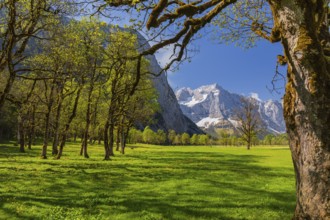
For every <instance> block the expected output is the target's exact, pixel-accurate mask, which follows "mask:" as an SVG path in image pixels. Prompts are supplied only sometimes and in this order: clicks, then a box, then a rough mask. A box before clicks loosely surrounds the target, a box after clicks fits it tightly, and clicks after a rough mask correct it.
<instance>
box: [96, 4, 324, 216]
mask: <svg viewBox="0 0 330 220" xmlns="http://www.w3.org/2000/svg"><path fill="white" fill-rule="evenodd" d="M93 2H95V1H93ZM99 2H102V1H99ZM103 2H104V1H103ZM105 2H106V3H107V4H108V6H111V7H124V8H125V7H126V9H127V10H133V9H134V8H136V9H138V10H139V11H140V12H141V11H142V10H143V9H145V11H146V13H147V14H146V16H141V19H140V20H139V22H140V24H142V25H144V26H146V27H147V29H152V28H153V30H159V33H158V35H157V34H156V35H153V36H160V35H159V34H161V33H165V34H163V35H162V36H163V37H159V38H158V39H161V41H160V42H159V43H157V44H154V45H153V46H152V47H151V48H150V49H148V50H147V51H144V52H142V53H141V55H140V56H139V57H138V59H141V57H142V56H144V55H148V54H153V53H155V52H156V51H157V50H158V49H160V48H163V47H165V46H168V45H173V46H174V52H175V53H176V56H173V57H172V61H170V62H169V65H171V64H172V63H173V62H175V61H180V60H182V58H184V55H185V50H186V47H187V45H188V44H189V42H190V41H191V40H192V38H193V37H194V36H195V35H196V34H197V33H198V32H199V31H200V30H201V29H203V28H204V27H205V26H206V25H207V24H209V23H210V22H212V21H214V20H215V19H216V18H218V17H220V21H221V22H220V25H219V27H221V28H222V27H226V26H227V27H233V28H234V29H235V27H243V29H242V28H237V31H238V33H240V32H241V31H242V30H250V31H252V32H253V33H254V34H255V36H260V37H262V38H264V39H267V40H268V41H270V42H272V43H274V42H281V43H282V46H283V49H284V55H283V56H282V55H281V56H279V58H280V59H279V61H280V63H281V64H287V83H286V90H285V96H284V117H285V121H286V126H287V132H288V136H289V139H290V148H291V152H292V159H293V164H294V169H295V173H296V186H297V190H296V193H297V205H296V210H295V214H294V219H329V218H330V208H329V204H330V196H329V189H330V178H329V177H330V135H329V130H330V111H329V109H330V93H329V88H330V63H329V62H330V57H329V55H330V42H329V25H328V24H329V23H328V1H327V0H304V1H302V0H301V1H298V0H267V1H266V0H265V1H263V0H240V1H239V0H209V1H191V2H190V1H180V0H177V1H168V0H159V1H152V0H151V1H144V0H141V1H135V0H133V1H132V0H107V1H105ZM244 4H245V5H244ZM235 6H237V7H235ZM102 7H104V5H102ZM236 12H239V14H241V15H242V16H241V17H237V16H234V15H233V14H234V13H236ZM268 12H271V17H272V19H271V20H269V19H264V18H266V17H267V16H264V15H266V14H267V13H268ZM226 13H227V15H226ZM132 14H133V15H134V14H136V13H132ZM221 16H223V19H222V20H221ZM145 18H146V19H145ZM269 24H270V25H272V27H269V26H268V25H269ZM174 26H175V27H174ZM244 28H245V29H244ZM166 30H167V32H166ZM230 33H232V32H230ZM236 36H239V34H237V35H236ZM228 39H230V38H228ZM232 39H234V38H232ZM167 67H168V66H167ZM167 67H166V68H167Z"/></svg>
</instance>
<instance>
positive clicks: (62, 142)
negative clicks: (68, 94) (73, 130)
mask: <svg viewBox="0 0 330 220" xmlns="http://www.w3.org/2000/svg"><path fill="white" fill-rule="evenodd" d="M81 90H82V86H80V87H79V88H78V91H77V96H76V98H75V101H74V104H73V109H72V113H71V115H70V117H69V119H68V121H67V122H66V124H65V129H64V131H63V134H62V140H61V144H60V147H59V151H58V153H57V156H56V159H61V156H62V153H63V148H64V146H65V142H66V137H67V133H68V132H69V129H70V125H71V122H72V121H73V119H74V118H75V117H76V114H77V107H78V103H79V99H80V94H81Z"/></svg>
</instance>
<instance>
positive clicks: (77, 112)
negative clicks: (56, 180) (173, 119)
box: [0, 18, 158, 160]
mask: <svg viewBox="0 0 330 220" xmlns="http://www.w3.org/2000/svg"><path fill="white" fill-rule="evenodd" d="M64 23H65V25H64V24H63V22H54V24H53V28H52V29H50V30H48V31H45V32H43V33H42V35H40V36H38V38H37V39H36V40H34V41H31V42H30V45H29V51H28V53H27V54H25V56H26V57H24V61H23V62H21V64H20V67H19V68H17V70H18V71H17V72H16V74H17V75H16V77H15V80H14V81H13V82H12V85H11V90H10V93H8V94H7V95H6V102H5V103H4V105H3V106H2V109H1V111H0V139H1V138H2V139H4V138H7V139H12V138H14V137H16V138H17V140H18V144H19V150H20V151H21V152H24V151H25V147H27V148H31V146H32V145H33V143H34V142H35V140H36V138H41V139H42V151H41V154H40V155H41V157H42V158H47V156H48V155H47V148H49V147H51V148H52V154H53V155H54V156H55V157H56V158H57V159H60V158H61V156H62V153H63V149H64V146H65V143H66V141H67V139H68V138H70V137H71V138H75V137H77V136H78V137H80V138H82V145H81V152H80V154H81V155H83V156H84V157H85V158H88V157H89V155H88V145H89V144H90V143H93V142H95V141H98V142H101V140H102V141H103V144H104V149H105V154H104V159H105V160H108V159H109V158H110V156H111V155H113V146H114V143H115V142H120V143H121V152H122V153H124V148H125V144H126V139H127V137H128V133H129V131H130V129H131V128H132V127H133V126H134V125H135V124H136V123H137V122H139V123H147V122H148V121H149V120H150V118H152V116H153V115H154V113H155V112H156V111H157V110H158V103H157V95H156V92H155V89H154V87H153V85H152V82H151V80H150V75H149V74H148V73H149V62H148V61H147V60H146V59H143V58H140V59H133V58H134V57H137V56H138V47H139V42H138V40H137V36H136V35H135V34H132V33H130V32H129V31H121V30H119V29H118V28H115V27H110V26H108V25H106V24H105V23H104V22H100V21H98V20H96V19H91V18H88V19H84V18H83V19H82V20H81V21H75V20H71V21H69V22H64ZM137 67H138V68H137ZM137 69H139V72H138V73H137ZM9 71H10V70H9V69H8V68H4V70H3V72H2V73H1V75H0V77H1V79H0V91H3V90H5V87H6V83H5V82H7V81H8V79H9V75H10V74H9V73H8V72H9ZM6 73H8V74H6ZM115 138H116V139H117V140H115Z"/></svg>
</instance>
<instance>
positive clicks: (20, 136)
mask: <svg viewBox="0 0 330 220" xmlns="http://www.w3.org/2000/svg"><path fill="white" fill-rule="evenodd" d="M20 114H21V113H19V115H18V135H17V136H18V144H19V152H21V153H25V149H24V146H25V141H24V140H25V135H24V121H23V118H22V116H21V115H20Z"/></svg>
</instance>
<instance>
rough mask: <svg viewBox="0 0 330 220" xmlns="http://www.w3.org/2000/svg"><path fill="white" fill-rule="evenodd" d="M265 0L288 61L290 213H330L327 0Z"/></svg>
mask: <svg viewBox="0 0 330 220" xmlns="http://www.w3.org/2000/svg"><path fill="white" fill-rule="evenodd" d="M269 3H270V5H271V9H272V12H273V17H274V23H275V25H276V26H277V28H278V30H279V31H280V36H281V41H282V44H283V47H284V52H285V57H286V59H287V63H288V75H287V78H288V82H287V85H286V92H285V96H284V117H285V121H286V126H287V132H288V135H289V141H290V149H291V152H292V159H293V165H294V170H295V175H296V194H297V203H296V209H295V214H294V217H293V219H315V220H316V219H330V206H329V204H330V135H329V131H330V112H329V109H330V95H329V94H330V93H329V88H330V64H329V60H330V59H329V58H330V57H329V53H328V52H327V51H329V30H328V24H327V19H326V18H325V19H324V17H326V16H327V15H326V13H327V6H326V2H325V1H322V0H316V1H295V2H294V1H284V0H282V1H275V0H274V1H269ZM324 5H325V7H324ZM324 20H325V22H326V24H324Z"/></svg>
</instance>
